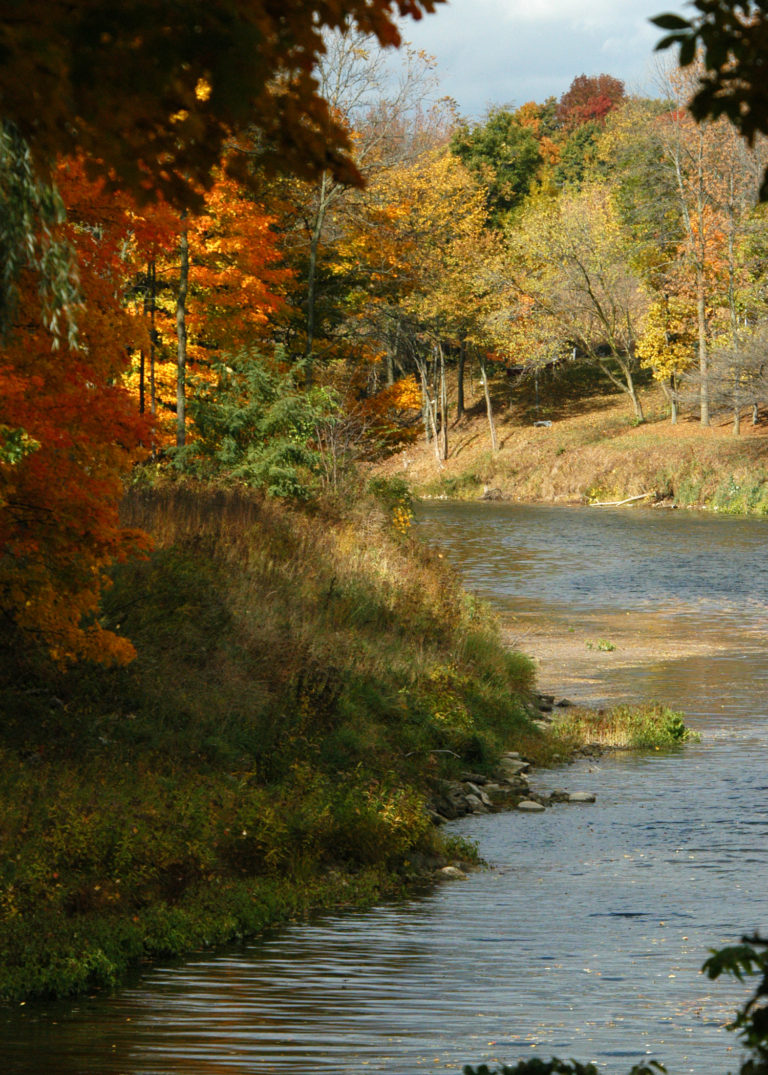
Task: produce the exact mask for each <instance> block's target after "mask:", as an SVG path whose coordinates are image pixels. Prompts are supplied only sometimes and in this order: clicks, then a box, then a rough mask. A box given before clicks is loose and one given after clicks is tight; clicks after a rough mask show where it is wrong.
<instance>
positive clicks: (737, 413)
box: [733, 406, 741, 437]
mask: <svg viewBox="0 0 768 1075" xmlns="http://www.w3.org/2000/svg"><path fill="white" fill-rule="evenodd" d="M740 433H741V408H740V407H738V406H737V407H734V408H733V435H734V436H735V437H738V436H739V434H740Z"/></svg>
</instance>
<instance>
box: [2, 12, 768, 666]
mask: <svg viewBox="0 0 768 1075" xmlns="http://www.w3.org/2000/svg"><path fill="white" fill-rule="evenodd" d="M322 49H323V51H322V54H321V55H320V56H319V62H318V66H317V70H316V75H317V82H318V94H319V97H320V98H321V99H322V100H323V101H325V102H326V103H327V115H326V116H323V117H320V120H319V123H320V125H321V126H322V124H323V123H325V124H326V125H328V124H332V125H333V130H334V131H335V132H336V133H337V134H339V136H340V137H342V138H343V139H344V140H345V144H346V145H347V146H348V150H347V151H346V156H345V158H344V163H343V166H342V165H341V164H339V163H338V162H336V163H334V162H333V161H329V162H320V163H317V162H315V164H313V166H312V169H313V170H312V171H311V174H310V175H307V174H301V173H300V171H298V170H297V169H296V168H293V167H292V160H291V158H290V155H287V160H286V159H285V158H286V154H284V155H283V156H284V159H283V161H282V165H281V167H280V169H279V170H276V168H275V162H274V160H273V157H274V154H275V152H276V151H277V150H276V147H275V145H274V138H272V139H271V140H270V137H269V136H268V134H267V133H266V132H265V131H264V130H263V129H262V128H260V127H258V126H257V125H256V124H254V123H253V122H252V123H250V124H245V125H244V126H243V127H242V129H240V130H238V133H237V134H236V135H234V134H233V135H230V136H228V137H227V138H223V137H222V140H221V146H220V151H221V152H220V157H219V159H218V161H217V162H216V163H215V164H213V165H212V166H211V170H210V172H209V173H206V175H207V178H205V179H204V180H202V179H200V178H198V179H197V180H194V179H192V178H190V179H189V180H184V181H182V180H180V179H179V178H178V176H173V178H174V182H175V183H176V184H177V186H178V189H172V185H169V183H170V180H167V181H166V185H165V187H164V186H163V184H162V183H160V184H159V186H158V188H156V189H155V191H154V197H153V198H152V199H150V198H149V196H148V190H147V186H146V184H147V183H148V182H149V181H150V180H149V179H146V177H143V178H142V177H140V178H139V180H138V181H137V180H136V177H135V176H131V175H130V174H129V173H127V172H124V173H123V174H124V175H126V176H127V178H126V179H125V181H122V182H121V181H120V177H119V175H118V173H117V171H116V170H115V169H116V168H117V167H120V162H119V161H118V163H117V164H116V165H114V166H111V165H109V160H107V162H106V164H107V171H106V172H105V170H104V168H103V167H101V166H99V167H94V164H93V161H92V160H90V159H89V158H88V157H87V156H86V148H87V147H85V148H84V147H82V146H81V147H78V146H73V147H72V148H71V149H70V151H69V152H67V153H63V152H58V153H57V154H56V157H55V161H54V162H53V163H52V165H51V167H50V168H48V169H47V170H46V169H45V168H42V167H41V165H40V164H39V158H38V157H36V155H35V152H34V146H33V147H30V145H29V144H28V143H27V142H26V141H25V139H24V134H23V133H22V132H23V126H22V125H21V124H20V123H15V124H14V123H11V122H6V123H5V125H4V127H3V134H2V159H1V161H0V168H2V177H1V182H2V189H3V192H4V195H5V196H4V199H3V211H4V214H5V220H4V228H5V232H6V235H7V236H8V243H9V249H10V251H11V255H10V256H9V258H8V259H7V260H6V265H5V270H4V290H3V306H2V316H3V323H4V326H5V335H6V346H5V348H4V350H3V358H2V371H1V375H2V399H3V414H2V425H1V427H0V428H1V429H2V435H3V442H2V459H3V463H2V480H3V487H4V491H3V505H4V511H3V524H2V525H3V542H4V546H5V547H6V549H7V550H8V551H9V552H10V553H11V554H12V555H10V556H5V557H4V558H3V561H2V575H3V578H2V586H1V587H0V591H1V592H2V604H3V609H4V612H5V614H6V615H7V616H8V617H10V619H11V620H12V621H13V622H14V623H15V624H16V625H17V626H18V627H20V628H22V629H23V630H25V631H28V632H31V633H33V634H36V635H38V636H39V637H41V638H43V639H47V640H49V641H50V644H51V646H52V648H53V649H54V650H55V651H56V652H57V653H58V652H60V653H61V654H63V655H75V656H77V655H80V654H87V653H90V654H93V653H94V652H95V651H96V650H98V652H100V653H101V654H103V655H104V656H107V655H110V656H113V657H115V658H116V659H122V658H124V657H125V656H126V655H127V654H128V653H129V651H130V646H129V644H128V643H127V642H125V641H119V640H117V639H114V638H109V639H108V638H107V637H106V636H105V635H104V633H103V632H101V631H100V630H99V628H98V624H97V623H95V622H91V623H90V625H89V627H88V628H87V630H84V629H82V628H81V626H80V624H81V623H82V622H84V621H83V616H86V617H87V616H88V615H89V614H92V613H93V611H94V608H95V607H96V601H97V594H98V590H99V581H98V580H99V578H100V577H101V573H102V571H103V569H104V567H105V565H107V564H108V563H109V562H110V561H111V560H112V559H113V558H114V557H115V556H116V555H117V554H118V553H120V552H121V550H122V551H125V550H127V549H129V548H130V547H132V546H137V543H138V545H140V544H141V541H142V538H141V537H140V536H139V535H137V534H134V533H128V532H125V531H123V530H121V529H120V526H119V524H118V522H117V520H116V516H115V508H116V502H117V499H118V498H119V491H120V489H121V483H122V482H123V481H124V480H126V479H127V478H128V477H129V476H131V480H132V481H147V480H154V477H156V476H158V475H161V474H165V475H168V476H170V475H174V476H179V475H187V476H192V477H194V478H196V479H203V478H205V479H211V478H214V477H215V478H217V479H220V478H223V479H226V480H229V481H232V482H235V483H245V484H247V485H249V486H252V487H256V488H260V489H263V490H266V491H267V493H269V494H271V495H277V496H280V497H288V498H291V499H294V500H295V499H298V500H302V499H306V498H309V497H312V496H313V495H315V494H316V493H318V492H319V491H323V492H324V493H332V494H334V495H336V494H339V493H340V492H341V491H342V490H343V487H344V483H345V477H346V475H348V474H349V473H350V471H351V469H352V468H353V467H354V465H355V464H356V463H359V462H361V461H362V462H366V463H368V462H371V461H376V460H377V459H381V458H383V457H385V456H386V455H387V454H388V453H391V452H392V451H393V450H395V449H397V448H398V447H402V446H403V445H404V444H407V443H408V441H409V440H412V439H413V438H415V437H423V438H426V440H427V441H429V442H430V443H432V444H433V446H434V451H435V455H436V457H437V459H444V458H445V457H446V456H447V455H448V454H449V452H450V444H449V438H450V432H449V431H450V428H451V423H452V422H454V421H455V420H456V419H460V418H461V417H462V414H463V412H464V409H465V392H464V379H465V371H466V370H467V369H469V368H470V367H471V368H472V369H473V370H476V371H477V372H478V376H479V379H480V383H481V384H482V385H483V386H484V394H485V401H486V409H487V419H488V440H489V445H490V448H491V450H492V451H495V450H496V448H497V446H498V445H497V437H496V431H495V422H494V413H493V406H492V392H491V389H492V387H493V385H494V383H503V382H507V381H509V379H510V378H517V379H518V380H520V381H523V382H524V381H525V380H526V379H528V380H530V379H532V378H533V377H537V376H538V375H539V373H541V372H543V371H549V372H552V371H557V370H561V369H566V368H568V367H569V366H573V365H580V366H586V367H588V368H590V369H592V370H593V371H595V372H596V374H597V375H598V376H599V377H602V378H603V379H604V380H605V381H606V383H608V384H609V385H613V386H614V387H615V388H616V389H617V390H620V391H621V392H623V393H625V394H626V396H627V398H628V399H629V400H630V401H631V405H632V407H633V413H634V415H635V419H636V421H637V422H638V423H641V422H643V420H644V414H643V406H642V402H641V399H640V397H639V395H638V391H637V384H638V379H641V380H642V379H645V380H648V379H649V378H652V379H653V380H654V381H655V382H657V383H658V385H659V386H660V388H661V390H662V391H663V392H664V394H665V397H666V398H667V400H668V407H669V414H670V419H671V421H672V422H675V421H676V419H677V416H678V413H679V411H680V409H681V408H683V409H684V410H685V411H686V412H687V413H695V414H697V415H698V417H699V419H700V422H701V423H702V424H703V425H707V424H709V423H710V421H711V420H712V418H713V416H721V415H722V414H723V413H727V414H729V415H731V416H732V421H733V426H734V430H735V431H736V432H738V430H739V428H740V423H741V421H742V420H743V419H744V418H745V417H746V418H747V420H750V421H752V422H757V421H758V420H759V415H760V408H761V406H764V405H765V403H766V402H768V396H767V393H768V371H767V370H766V367H765V361H764V357H763V354H764V341H765V333H766V323H767V322H766V309H765V303H766V268H765V265H766V262H765V256H764V251H765V246H766V239H767V238H768V232H767V231H766V218H765V209H764V206H763V205H762V204H761V203H760V202H759V201H758V194H759V190H760V184H761V180H762V173H763V170H764V168H765V165H766V161H768V152H767V151H766V146H765V143H764V141H763V140H762V136H758V137H757V139H756V140H755V141H754V143H753V144H752V146H749V145H748V144H747V143H746V142H745V141H743V140H742V139H741V138H740V137H739V135H738V133H737V132H736V131H735V129H734V128H733V127H732V126H731V125H730V123H729V122H728V121H727V119H725V118H720V119H717V120H713V121H710V122H707V123H703V124H700V123H697V122H696V121H695V120H694V119H693V118H692V117H691V115H690V114H689V112H688V111H687V110H686V107H685V105H686V102H687V101H688V100H689V98H690V97H691V95H692V93H693V90H694V88H695V86H696V84H697V79H698V78H699V76H700V75H701V73H702V71H703V66H702V65H701V64H700V66H699V68H697V67H696V65H695V64H692V65H689V66H687V67H684V68H676V69H675V68H672V67H669V66H668V67H667V68H666V70H665V71H664V73H663V74H662V73H660V74H659V78H658V91H659V92H658V96H657V97H656V98H653V99H645V98H643V99H640V98H636V97H632V96H629V95H627V93H626V91H625V87H624V85H623V84H622V82H621V81H620V80H619V79H616V78H614V77H612V76H610V75H607V74H606V75H599V76H589V77H588V76H585V75H579V76H577V77H575V78H574V79H573V81H572V83H571V85H570V87H569V89H568V90H567V91H566V92H564V93H563V94H562V96H561V97H560V98H559V99H555V98H550V99H548V100H545V101H542V102H534V101H529V102H525V103H522V104H519V105H517V104H516V105H512V104H509V105H507V104H499V105H494V106H493V107H491V108H490V109H489V110H488V113H487V115H486V116H484V117H483V118H482V119H481V120H479V121H469V120H466V119H463V118H462V117H461V116H460V115H458V114H457V112H456V108H455V105H454V104H453V102H451V101H450V100H446V99H440V98H438V97H437V92H438V86H439V82H438V76H439V72H437V71H435V69H434V64H433V62H432V61H431V60H430V58H429V57H428V56H426V55H423V54H419V53H415V52H413V51H412V50H409V49H408V47H407V46H405V47H404V49H402V50H401V51H400V52H399V53H398V54H397V58H396V59H395V60H394V61H393V60H392V59H391V57H390V55H389V54H388V53H386V52H385V51H384V50H383V49H382V47H381V45H380V43H379V41H378V40H377V39H376V38H375V36H372V35H371V34H370V32H364V31H363V30H361V29H360V28H352V29H346V30H344V32H342V31H340V30H332V29H328V30H327V31H326V33H325V36H324V37H323V38H322ZM661 70H662V69H661V68H660V71H661ZM190 92H191V93H192V95H193V100H194V101H195V103H196V105H198V106H199V107H200V108H204V106H205V104H206V101H207V98H208V97H209V95H210V94H211V85H210V83H209V82H208V81H206V78H205V77H200V78H198V79H197V81H196V82H195V84H194V86H193V87H192V88H191V91H190ZM187 104H188V105H189V102H187ZM193 117H194V111H190V110H189V109H188V108H187V109H185V108H179V110H178V112H177V113H175V114H174V115H173V116H172V117H171V127H177V128H178V130H179V134H180V135H183V134H184V131H185V126H184V125H185V124H191V123H192V121H193ZM200 122H202V121H200ZM326 138H327V140H328V141H329V142H330V141H332V138H331V128H330V127H328V129H327V132H326ZM67 148H69V147H67ZM277 148H278V149H279V147H277ZM209 163H210V162H209V161H208V160H207V159H206V162H205V166H206V167H208V164H209ZM326 165H327V166H326ZM305 172H306V168H305ZM188 174H189V175H191V172H190V173H188ZM361 176H364V177H365V180H364V183H363V182H362V180H361V179H360V177H361ZM150 178H151V177H150ZM179 191H181V192H182V194H181V195H179ZM449 383H450V386H451V388H450V396H451V398H450V404H449V390H448V384H449ZM65 521H66V522H65ZM137 547H138V546H137Z"/></svg>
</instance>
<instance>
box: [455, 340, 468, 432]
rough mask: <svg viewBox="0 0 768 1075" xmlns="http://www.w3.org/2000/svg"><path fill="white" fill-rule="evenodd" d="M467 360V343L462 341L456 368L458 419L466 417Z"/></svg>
mask: <svg viewBox="0 0 768 1075" xmlns="http://www.w3.org/2000/svg"><path fill="white" fill-rule="evenodd" d="M466 358H467V343H466V340H462V341H461V343H460V344H459V360H458V364H457V367H456V418H457V420H458V419H460V418H463V417H464V413H465V411H464V363H465V362H466Z"/></svg>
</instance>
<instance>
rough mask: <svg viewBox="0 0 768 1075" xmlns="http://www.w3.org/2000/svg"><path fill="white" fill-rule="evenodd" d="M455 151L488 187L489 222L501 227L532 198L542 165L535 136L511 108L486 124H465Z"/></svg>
mask: <svg viewBox="0 0 768 1075" xmlns="http://www.w3.org/2000/svg"><path fill="white" fill-rule="evenodd" d="M451 151H452V152H453V153H455V154H456V156H457V157H458V158H459V159H460V160H461V161H462V162H463V163H464V164H465V165H466V166H467V168H469V170H470V171H471V172H472V173H473V174H474V175H475V176H477V178H478V180H479V181H480V182H481V183H482V185H483V186H484V187H485V190H486V191H487V195H486V196H487V208H488V214H489V219H490V221H491V222H492V223H494V224H497V225H498V224H500V223H501V222H502V220H503V219H504V217H505V216H506V215H507V214H508V213H509V211H510V210H511V209H514V208H515V206H517V205H519V204H520V202H521V201H522V199H523V198H524V197H525V196H526V195H527V194H528V192H529V190H530V188H531V182H532V181H533V178H534V176H535V174H536V171H537V169H538V167H539V165H540V164H541V154H540V152H539V147H538V144H537V142H536V138H535V137H534V134H533V132H532V131H531V129H530V127H528V126H524V125H523V124H522V123H521V122H520V120H519V119H518V117H517V116H516V114H515V113H514V112H513V111H511V110H510V109H508V108H494V109H492V110H491V111H490V112H489V113H488V115H487V117H486V118H485V120H484V122H483V123H478V124H475V125H473V126H470V125H469V124H466V123H465V124H462V125H461V126H460V127H459V128H458V130H457V131H456V132H455V133H454V135H453V137H452V138H451Z"/></svg>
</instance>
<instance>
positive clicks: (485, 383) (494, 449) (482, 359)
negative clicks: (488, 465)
mask: <svg viewBox="0 0 768 1075" xmlns="http://www.w3.org/2000/svg"><path fill="white" fill-rule="evenodd" d="M480 377H481V379H482V382H483V393H484V395H485V411H486V414H487V415H488V428H489V430H490V432H491V451H492V452H497V451H498V450H499V445H498V441H497V440H496V426H495V424H494V421H493V405H492V404H491V393H490V391H489V390H488V372H487V370H486V368H485V356H482V355H481V357H480Z"/></svg>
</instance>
